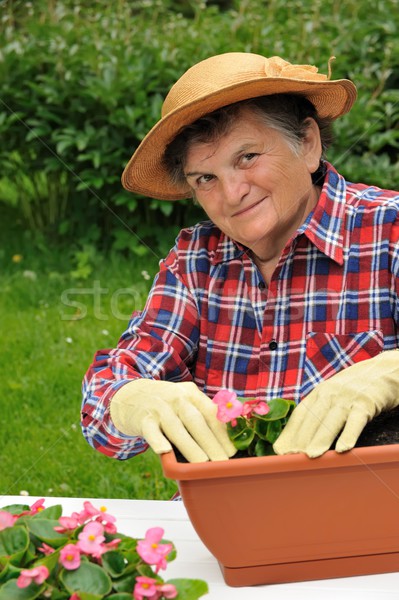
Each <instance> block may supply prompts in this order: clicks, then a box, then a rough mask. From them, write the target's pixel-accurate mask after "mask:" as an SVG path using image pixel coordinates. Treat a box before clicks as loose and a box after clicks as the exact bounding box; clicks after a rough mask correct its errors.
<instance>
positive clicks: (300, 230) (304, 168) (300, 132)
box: [82, 53, 399, 461]
mask: <svg viewBox="0 0 399 600" xmlns="http://www.w3.org/2000/svg"><path fill="white" fill-rule="evenodd" d="M355 98H356V89H355V86H354V85H353V83H352V82H350V81H348V80H335V81H333V80H330V79H329V78H327V77H326V76H325V75H322V74H319V73H318V71H317V69H316V68H315V67H311V66H307V65H305V66H303V65H302V66H300V65H291V64H290V63H288V62H286V61H284V60H283V59H281V58H279V57H273V58H270V59H267V58H264V57H262V56H258V55H255V54H249V53H227V54H222V55H220V56H214V57H211V58H209V59H207V60H205V61H203V62H201V63H199V64H197V65H195V66H193V67H192V68H191V69H189V70H188V71H187V72H186V73H185V74H184V75H183V76H182V77H181V78H180V79H179V80H178V81H177V83H176V84H175V85H174V86H173V87H172V89H171V91H170V92H169V94H168V96H167V98H166V100H165V102H164V105H163V113H162V118H161V119H160V121H159V122H158V123H157V124H156V125H155V126H154V127H153V129H152V130H151V131H150V132H149V133H148V135H147V136H146V137H145V139H144V140H143V141H142V143H141V144H140V146H139V147H138V149H137V150H136V152H135V153H134V155H133V157H132V158H131V160H130V162H129V164H128V165H127V167H126V169H125V171H124V174H123V178H122V181H123V185H124V187H125V188H126V189H128V190H130V191H133V192H138V193H140V194H143V195H145V196H149V197H153V198H159V199H165V200H177V199H180V198H187V197H190V196H191V197H193V198H194V199H195V201H196V202H198V203H199V204H200V206H201V207H202V208H203V209H204V211H205V213H206V215H207V216H208V218H209V220H206V221H204V222H201V223H199V224H197V225H195V226H194V227H190V228H188V229H184V230H183V231H181V233H180V235H179V237H178V239H177V241H176V245H175V247H174V248H173V249H172V250H171V251H170V253H169V255H168V256H167V257H166V258H165V260H163V261H161V263H160V270H159V273H158V274H157V276H156V278H155V280H154V283H153V286H152V289H151V292H150V294H149V297H148V300H147V303H146V305H145V307H144V309H143V311H142V312H140V313H135V314H134V315H133V317H132V319H131V321H130V324H129V326H128V329H127V330H126V332H125V333H124V334H123V335H122V337H121V339H120V341H119V344H118V347H117V348H115V349H112V350H102V351H100V352H98V353H97V354H96V356H95V358H94V362H93V364H92V365H91V367H90V369H89V370H88V372H87V374H86V377H85V381H84V401H83V407H82V422H83V431H84V435H85V436H86V438H87V440H88V441H89V443H90V444H92V445H93V446H94V447H95V448H98V449H99V450H100V451H101V452H103V453H105V454H107V455H109V456H115V457H117V458H120V459H125V458H129V457H131V456H133V455H135V454H138V453H140V452H142V451H143V450H145V449H146V448H147V447H148V445H150V446H151V447H152V448H153V450H154V451H155V452H157V453H163V452H167V451H169V450H170V448H171V445H170V442H172V443H173V444H174V445H175V446H176V447H177V448H178V449H179V450H180V451H181V453H182V454H183V455H184V456H185V457H186V458H187V460H189V461H202V460H223V459H226V458H228V457H229V456H232V455H233V454H234V451H235V450H234V448H233V446H232V444H231V442H230V441H229V439H228V437H227V433H226V428H225V425H223V424H221V423H219V422H218V421H217V419H216V416H215V414H216V406H215V405H214V404H213V403H212V401H211V399H210V398H212V397H213V396H214V395H215V393H216V392H217V391H218V390H220V389H221V388H226V389H229V390H231V391H234V392H236V393H237V395H238V396H240V397H244V398H245V397H257V398H259V399H265V400H270V399H271V398H275V397H285V398H289V399H294V400H295V401H296V402H297V403H298V407H297V408H296V409H295V411H294V412H293V415H292V417H291V418H290V421H289V423H288V425H287V426H286V428H285V430H284V431H283V433H282V435H281V436H280V438H279V439H278V440H277V442H276V444H275V446H274V448H275V451H276V452H277V453H279V454H283V453H287V452H300V451H303V452H306V453H307V454H308V455H309V456H311V457H315V456H319V455H320V454H322V453H323V452H325V451H326V450H327V449H329V448H330V446H331V444H332V443H333V441H334V440H335V438H336V437H337V436H338V435H339V434H340V437H339V439H338V441H337V444H336V450H337V451H339V452H341V451H344V450H348V449H350V448H352V447H353V446H354V445H355V443H356V441H357V438H358V436H359V434H360V433H361V431H362V429H363V427H364V425H365V424H366V423H367V421H368V420H370V419H371V418H372V417H373V416H374V415H376V414H378V413H379V412H381V411H382V410H387V409H389V408H392V407H394V406H396V405H398V404H399V393H398V391H397V390H398V384H399V353H397V352H396V348H397V347H398V310H399V303H398V288H399V286H398V281H399V280H398V273H399V246H398V243H397V242H398V236H399V219H398V208H399V193H398V192H393V191H388V190H381V189H378V188H376V187H370V186H367V185H364V184H354V183H348V182H347V181H345V179H344V178H343V177H342V176H341V175H340V174H339V173H338V172H337V171H336V170H335V169H334V167H333V166H332V165H331V164H329V163H328V162H326V161H325V159H324V153H325V150H326V148H327V146H328V144H329V142H330V137H331V123H332V121H333V120H334V119H336V118H337V117H339V116H340V115H343V114H345V113H346V112H348V111H349V110H350V108H351V106H352V104H353V102H354V101H355Z"/></svg>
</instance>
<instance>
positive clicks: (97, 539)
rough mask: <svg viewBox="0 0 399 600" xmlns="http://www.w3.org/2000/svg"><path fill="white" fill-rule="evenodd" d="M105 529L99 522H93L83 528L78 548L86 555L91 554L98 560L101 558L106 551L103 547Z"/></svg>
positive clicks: (79, 536)
mask: <svg viewBox="0 0 399 600" xmlns="http://www.w3.org/2000/svg"><path fill="white" fill-rule="evenodd" d="M103 534H104V527H103V526H102V525H101V523H98V522H97V521H91V522H90V523H88V524H87V525H85V526H84V527H83V531H82V532H81V533H79V535H78V540H79V541H78V543H77V544H76V546H77V547H78V549H79V550H80V551H81V552H83V553H84V554H91V555H92V556H95V557H96V558H98V557H100V556H101V554H103V553H104V552H105V551H106V549H105V547H104V545H103V542H104V541H105V537H104V535H103Z"/></svg>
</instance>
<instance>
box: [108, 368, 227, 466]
mask: <svg viewBox="0 0 399 600" xmlns="http://www.w3.org/2000/svg"><path fill="white" fill-rule="evenodd" d="M110 412H111V419H112V421H113V423H114V425H115V427H117V429H119V431H121V432H122V433H124V434H125V435H131V436H140V437H143V438H144V439H145V440H146V442H147V443H148V444H149V445H150V447H151V448H152V449H153V450H154V452H155V453H156V454H163V453H165V452H169V451H170V450H172V446H171V443H170V442H172V444H174V445H175V446H176V448H177V449H178V450H179V451H180V452H181V453H182V454H183V456H184V457H185V458H186V459H187V460H188V461H189V462H203V461H207V460H226V459H228V458H229V457H230V456H232V455H233V454H234V453H235V452H236V448H235V447H234V446H233V444H232V443H231V441H230V440H229V438H228V435H227V428H226V425H225V424H224V423H221V422H220V421H218V419H217V418H216V412H217V406H216V404H214V403H213V402H212V400H211V399H210V398H208V397H207V396H206V395H205V394H203V393H202V392H201V391H200V390H199V389H198V388H197V386H196V385H195V383H191V382H183V383H173V382H170V381H156V380H153V379H136V380H134V381H130V382H129V383H126V384H125V385H124V386H122V387H121V388H120V389H119V390H118V391H117V392H116V393H115V395H114V397H113V398H112V400H111V405H110Z"/></svg>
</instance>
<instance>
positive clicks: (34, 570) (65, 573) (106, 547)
mask: <svg viewBox="0 0 399 600" xmlns="http://www.w3.org/2000/svg"><path fill="white" fill-rule="evenodd" d="M38 513H41V515H40V518H39V519H35V526H34V535H31V530H30V521H31V519H32V518H35V516H36V515H37V514H38ZM55 519H56V520H58V524H59V525H56V526H54V520H55ZM115 521H116V519H115V517H113V516H112V515H110V514H109V513H107V512H106V509H105V508H101V509H96V508H95V507H94V506H93V505H92V504H91V503H90V502H85V503H84V507H83V510H82V511H81V512H80V513H76V512H75V513H72V515H70V516H66V517H65V516H64V517H63V516H62V515H61V506H59V505H58V506H55V507H50V508H49V509H46V508H45V506H44V499H40V500H38V501H36V502H35V503H34V504H32V506H31V507H30V508H29V507H26V506H24V505H15V506H11V507H5V509H0V529H1V531H2V534H1V535H2V540H3V546H1V545H0V575H1V572H2V569H3V567H2V565H7V564H8V562H9V561H10V559H12V565H13V571H12V573H11V577H7V578H6V579H1V577H0V595H1V597H2V598H3V597H4V598H8V597H13V598H14V597H15V598H17V597H18V598H19V597H21V598H22V596H21V595H20V594H21V592H18V588H20V589H24V590H25V591H24V592H23V598H24V599H26V600H30V599H34V598H37V597H40V598H52V597H53V596H54V597H55V596H57V597H58V595H59V594H61V595H60V597H62V598H66V597H67V596H68V598H69V600H82V598H83V597H86V596H88V595H93V594H94V595H96V597H97V598H104V599H105V598H108V597H110V598H111V597H113V596H114V595H115V594H116V593H117V592H118V587H119V585H120V582H121V578H123V576H125V577H126V578H127V579H130V577H131V574H132V573H136V577H135V578H134V582H133V583H132V584H131V585H132V587H131V588H130V590H131V591H130V592H129V593H130V594H131V597H132V598H133V599H134V600H144V599H147V598H148V599H150V600H161V599H165V600H166V599H168V598H176V597H178V596H179V595H178V588H179V585H181V586H182V589H184V598H187V600H197V599H198V598H199V597H200V596H203V595H204V594H205V593H207V591H208V587H207V585H206V583H205V582H203V581H199V580H195V581H194V582H193V581H192V580H190V579H182V580H179V579H176V580H174V582H173V583H169V582H165V581H163V580H162V578H161V577H160V576H159V574H158V573H159V571H160V569H165V568H166V566H167V559H169V560H173V558H174V547H173V544H172V543H170V542H163V541H162V536H163V534H164V531H163V529H162V528H161V527H153V528H150V529H149V530H148V531H147V533H146V535H145V538H144V539H143V540H134V539H133V538H129V537H128V536H124V535H120V536H119V537H116V535H115V534H117V531H116V525H115ZM14 527H15V528H16V527H17V528H18V536H13V533H14ZM51 528H53V529H54V530H55V535H57V536H58V537H57V538H55V540H56V542H54V545H55V547H53V546H52V545H50V543H48V542H49V541H50V539H51V535H49V531H50V530H51ZM44 539H46V541H47V542H45V541H44ZM18 543H20V544H21V547H18ZM132 544H133V545H132ZM28 546H29V552H26V548H27V547H28ZM7 547H8V548H12V549H13V551H14V552H15V554H13V555H12V556H9V555H8V554H5V553H4V552H5V548H7ZM110 551H112V554H110V555H109V557H110V558H106V556H107V553H108V552H110ZM117 555H118V559H116V556H117ZM111 557H112V558H111ZM115 560H118V561H119V562H118V563H117V564H120V565H124V567H123V571H122V572H121V571H118V572H116V573H115V572H114V570H113V567H112V565H113V564H114V561H115ZM109 561H110V562H109ZM99 569H100V570H102V575H101V577H100V576H99V571H98V570H99ZM143 573H145V575H144V574H143ZM124 574H125V575H124ZM151 574H154V577H150V576H149V575H151ZM93 585H94V587H95V590H93Z"/></svg>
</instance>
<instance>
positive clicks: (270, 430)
mask: <svg viewBox="0 0 399 600" xmlns="http://www.w3.org/2000/svg"><path fill="white" fill-rule="evenodd" d="M281 430H282V426H281V422H280V421H263V420H260V419H259V420H256V422H255V433H256V434H257V435H258V436H259V437H260V438H261V439H262V440H265V441H267V442H269V443H270V444H274V442H275V441H276V439H277V438H278V436H279V435H280V433H281Z"/></svg>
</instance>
